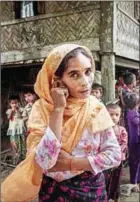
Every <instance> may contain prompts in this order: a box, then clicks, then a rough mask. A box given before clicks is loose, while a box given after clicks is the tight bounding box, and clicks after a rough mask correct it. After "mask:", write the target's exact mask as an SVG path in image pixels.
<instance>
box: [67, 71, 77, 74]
mask: <svg viewBox="0 0 140 202" xmlns="http://www.w3.org/2000/svg"><path fill="white" fill-rule="evenodd" d="M78 72H79V71H78V70H71V71H70V72H68V74H72V73H78Z"/></svg>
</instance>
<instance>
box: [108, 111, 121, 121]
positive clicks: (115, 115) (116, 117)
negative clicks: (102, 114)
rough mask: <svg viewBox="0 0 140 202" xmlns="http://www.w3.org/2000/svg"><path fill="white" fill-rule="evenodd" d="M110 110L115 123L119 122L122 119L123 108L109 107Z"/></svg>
mask: <svg viewBox="0 0 140 202" xmlns="http://www.w3.org/2000/svg"><path fill="white" fill-rule="evenodd" d="M108 112H109V114H110V116H111V118H112V121H113V122H114V123H115V124H118V122H119V120H120V116H121V109H120V108H119V107H118V108H116V109H111V108H110V109H108Z"/></svg>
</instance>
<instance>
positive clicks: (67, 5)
mask: <svg viewBox="0 0 140 202" xmlns="http://www.w3.org/2000/svg"><path fill="white" fill-rule="evenodd" d="M91 6H92V7H93V9H97V8H99V7H100V2H98V1H95V2H94V1H64V2H63V1H54V2H51V1H46V2H45V13H56V12H57V13H58V12H63V11H74V10H79V8H85V7H91Z"/></svg>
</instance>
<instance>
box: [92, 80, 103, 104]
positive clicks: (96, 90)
mask: <svg viewBox="0 0 140 202" xmlns="http://www.w3.org/2000/svg"><path fill="white" fill-rule="evenodd" d="M103 91H104V89H103V86H101V85H100V84H98V83H93V84H92V90H91V95H94V96H95V97H96V98H97V99H98V100H99V101H100V102H103V101H102V100H101V98H102V97H103Z"/></svg>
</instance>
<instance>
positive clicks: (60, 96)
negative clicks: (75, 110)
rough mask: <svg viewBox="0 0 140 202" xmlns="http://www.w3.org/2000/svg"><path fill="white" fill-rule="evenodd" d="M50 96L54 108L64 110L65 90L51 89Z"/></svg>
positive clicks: (66, 94) (66, 92)
mask: <svg viewBox="0 0 140 202" xmlns="http://www.w3.org/2000/svg"><path fill="white" fill-rule="evenodd" d="M51 96H52V99H53V102H54V108H64V109H65V107H66V104H67V102H66V98H67V97H68V90H67V88H52V89H51Z"/></svg>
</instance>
